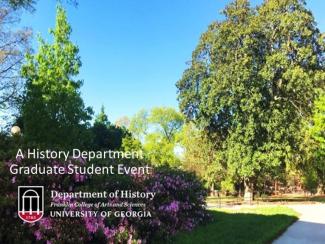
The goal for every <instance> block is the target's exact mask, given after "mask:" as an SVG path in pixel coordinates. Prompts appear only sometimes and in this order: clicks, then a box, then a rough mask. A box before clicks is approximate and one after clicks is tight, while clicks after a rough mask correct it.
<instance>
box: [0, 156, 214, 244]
mask: <svg viewBox="0 0 325 244" xmlns="http://www.w3.org/2000/svg"><path fill="white" fill-rule="evenodd" d="M11 163H13V162H12V161H10V162H8V163H6V164H2V165H1V166H2V168H1V172H0V174H1V179H2V180H1V197H0V206H1V211H0V215H1V216H0V217H1V228H0V232H1V233H2V234H1V235H0V243H8V241H9V242H12V240H22V239H23V240H25V243H34V242H35V241H36V242H39V243H47V244H51V243H52V244H55V243H72V242H79V243H114V242H115V243H116V242H119V243H126V242H128V243H137V242H143V241H144V242H147V241H149V242H150V241H153V240H157V239H160V240H161V239H162V238H163V239H166V238H169V237H170V236H172V235H174V234H175V233H177V232H178V231H181V230H191V229H192V228H194V227H195V226H197V225H198V224H200V223H202V222H204V221H205V220H206V219H207V217H208V215H207V212H206V211H205V197H206V195H207V192H206V190H205V189H204V188H203V185H202V183H201V182H200V181H199V180H198V179H197V178H196V177H195V176H194V175H193V174H190V173H186V172H183V171H180V170H175V169H170V168H157V169H155V170H154V172H153V173H152V174H151V175H97V176H92V177H91V176H88V175H52V176H51V175H50V176H47V175H45V176H44V175H43V176H40V175H33V177H28V176H24V175H20V176H12V175H10V174H8V172H9V170H8V167H9V166H10V164H11ZM15 163H17V164H20V165H21V166H22V165H31V162H30V161H25V160H18V162H15ZM70 163H73V164H78V165H82V164H85V162H84V161H82V160H75V161H70ZM92 163H94V162H92ZM115 163H118V162H115ZM123 163H124V164H126V162H123ZM42 164H47V165H48V164H52V165H66V163H62V162H57V161H47V162H42ZM97 164H98V165H100V164H107V162H103V161H101V162H97ZM129 164H132V162H129ZM133 164H135V165H137V164H140V163H139V162H137V163H134V162H133ZM26 184H27V185H44V186H45V188H46V189H45V192H49V191H50V190H58V191H67V192H73V191H79V190H84V191H96V192H98V191H104V190H105V191H107V192H111V191H115V190H116V189H119V190H134V191H146V192H156V196H155V198H154V199H152V200H150V199H146V198H145V199H137V200H136V203H142V204H144V206H145V207H141V208H140V207H130V206H126V207H121V206H119V207H118V206H117V207H110V208H108V209H109V210H110V211H115V210H119V211H123V210H142V209H144V210H146V211H150V213H151V215H152V216H151V217H147V218H140V217H129V218H128V217H115V216H110V217H105V218H103V217H99V216H98V217H81V218H50V217H49V216H47V214H45V216H44V217H43V218H42V219H41V220H40V221H38V222H36V223H34V224H26V223H25V224H23V223H22V221H20V220H18V217H17V214H16V211H17V208H16V202H17V186H18V185H26ZM46 195H48V194H46ZM46 195H45V213H48V210H49V208H50V206H49V202H50V199H48V197H49V196H46ZM79 200H80V201H79ZM52 201H57V202H60V201H61V202H62V201H63V199H60V198H56V199H54V200H52ZM67 201H68V202H69V203H73V202H76V201H79V202H81V201H84V200H81V199H65V202H67ZM107 201H108V202H110V203H117V204H118V203H123V202H124V201H125V200H123V199H119V198H114V199H111V198H109V199H107ZM87 202H98V200H97V199H93V200H89V201H87ZM76 208H78V209H79V210H98V209H91V208H86V207H73V205H71V207H68V208H67V209H66V210H69V209H71V210H76ZM51 210H56V209H55V208H53V207H51ZM60 210H62V208H61V209H60ZM100 210H105V209H100ZM9 216H10V217H9ZM12 216H15V217H14V218H12ZM12 230H15V231H12Z"/></svg>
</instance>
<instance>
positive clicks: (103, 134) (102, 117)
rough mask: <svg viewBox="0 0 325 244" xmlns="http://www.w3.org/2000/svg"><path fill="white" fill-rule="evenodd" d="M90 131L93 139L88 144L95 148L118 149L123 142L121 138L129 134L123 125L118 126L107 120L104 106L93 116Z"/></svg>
mask: <svg viewBox="0 0 325 244" xmlns="http://www.w3.org/2000/svg"><path fill="white" fill-rule="evenodd" d="M91 132H92V135H93V141H92V143H91V145H89V146H90V148H92V149H97V150H103V149H106V150H107V149H111V150H117V149H120V148H121V147H122V144H123V138H124V137H126V136H129V133H128V131H127V130H126V129H125V128H124V127H118V126H116V125H113V124H111V123H110V122H109V120H108V117H107V115H106V113H105V108H104V106H102V107H101V111H100V113H99V114H98V115H97V117H96V118H95V122H94V125H93V126H92V127H91Z"/></svg>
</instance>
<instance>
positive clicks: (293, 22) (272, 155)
mask: <svg viewBox="0 0 325 244" xmlns="http://www.w3.org/2000/svg"><path fill="white" fill-rule="evenodd" d="M224 14H225V20H224V21H222V22H217V23H213V24H211V25H210V26H209V28H208V31H207V32H205V33H204V34H203V35H202V37H201V39H200V42H199V44H198V46H197V48H196V49H195V51H194V52H193V56H192V62H191V66H190V67H189V68H188V69H187V70H186V71H185V72H184V74H183V77H182V79H181V80H179V81H178V82H177V87H178V91H179V101H180V109H181V111H182V112H183V113H184V114H185V115H186V117H187V118H188V119H189V120H193V121H195V122H196V124H197V125H198V126H199V127H200V128H203V129H205V130H206V131H208V133H209V134H211V135H213V138H214V140H217V141H219V143H215V145H216V150H218V151H219V152H221V153H222V154H223V156H222V157H220V160H221V162H219V163H225V164H226V165H227V170H228V173H230V175H232V177H233V178H234V179H235V180H236V181H241V182H243V183H245V185H246V191H252V190H253V187H254V184H255V182H256V180H257V178H258V177H259V176H261V174H264V173H265V172H273V173H274V175H275V176H276V175H277V174H279V171H281V169H282V170H284V169H285V167H286V165H287V164H289V162H294V161H295V160H296V158H297V153H299V150H298V148H299V143H300V132H301V128H302V127H303V121H304V120H305V119H306V118H308V117H309V116H310V115H311V112H312V104H313V101H314V98H315V88H316V87H318V86H320V82H321V80H324V60H323V59H324V58H323V57H324V40H323V39H322V37H321V35H320V32H319V30H318V29H317V27H316V24H315V21H314V18H313V16H312V14H311V13H310V11H308V10H307V9H306V8H305V6H304V2H303V1H299V0H286V1H278V0H268V1H265V2H264V3H263V4H262V5H261V6H259V7H258V8H256V9H254V8H251V7H250V6H249V2H248V1H247V0H237V1H234V2H233V3H231V4H229V5H228V6H227V7H226V9H225V10H224ZM216 138H217V139H216Z"/></svg>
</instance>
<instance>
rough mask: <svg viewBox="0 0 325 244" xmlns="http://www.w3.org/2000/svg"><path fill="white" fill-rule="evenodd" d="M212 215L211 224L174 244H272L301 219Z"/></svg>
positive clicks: (290, 215)
mask: <svg viewBox="0 0 325 244" xmlns="http://www.w3.org/2000/svg"><path fill="white" fill-rule="evenodd" d="M280 212H281V211H280ZM210 213H211V215H212V217H213V220H212V221H211V222H210V223H207V224H206V225H202V226H199V227H197V228H196V229H194V230H193V231H191V232H183V233H180V234H178V235H176V236H175V237H174V238H173V239H172V241H171V243H186V244H187V243H189V244H190V243H195V244H197V243H202V244H203V243H204V244H205V243H254V244H256V243H270V242H271V241H273V240H274V239H276V238H277V237H278V236H280V234H282V233H283V232H284V231H285V230H286V229H287V227H288V226H290V225H291V224H292V223H293V222H295V221H296V220H297V219H298V217H297V215H296V213H294V212H290V211H289V213H288V215H287V214H285V213H281V214H272V213H271V214H270V215H268V214H267V215H264V214H260V213H227V212H219V211H210Z"/></svg>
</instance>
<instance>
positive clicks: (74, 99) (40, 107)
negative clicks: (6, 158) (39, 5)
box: [21, 7, 92, 148]
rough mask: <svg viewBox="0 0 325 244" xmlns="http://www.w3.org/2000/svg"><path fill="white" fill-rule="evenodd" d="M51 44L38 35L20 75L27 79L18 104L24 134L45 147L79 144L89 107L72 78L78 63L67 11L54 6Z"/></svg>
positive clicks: (79, 63) (85, 126) (84, 132)
mask: <svg viewBox="0 0 325 244" xmlns="http://www.w3.org/2000/svg"><path fill="white" fill-rule="evenodd" d="M50 33H51V34H52V36H53V38H54V41H53V44H48V43H46V42H45V41H44V40H43V39H41V38H39V50H38V53H36V54H35V55H32V54H27V56H26V59H27V61H26V64H25V65H24V66H23V67H22V76H23V77H24V78H25V79H26V87H25V90H26V92H25V96H24V99H23V102H22V104H21V117H22V118H21V120H22V127H23V133H24V136H25V138H26V140H27V141H28V142H33V143H35V144H37V145H40V146H46V147H47V148H48V147H50V148H55V147H58V146H60V147H61V148H62V147H78V146H79V147H80V146H82V145H83V144H84V143H85V141H87V139H88V138H87V135H86V128H87V127H88V126H89V123H88V120H90V118H91V114H92V110H91V108H89V107H87V108H86V107H85V105H84V103H83V100H82V98H81V96H80V91H79V89H80V87H81V85H82V81H80V80H74V79H73V77H74V76H77V75H78V74H79V68H80V66H81V61H80V57H79V56H78V51H79V50H78V47H77V46H76V45H74V44H73V43H72V42H71V41H70V40H69V37H70V33H71V27H70V25H69V24H68V22H67V18H66V13H65V11H64V10H63V9H62V8H61V7H58V8H57V17H56V25H55V28H54V29H52V30H51V31H50Z"/></svg>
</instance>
